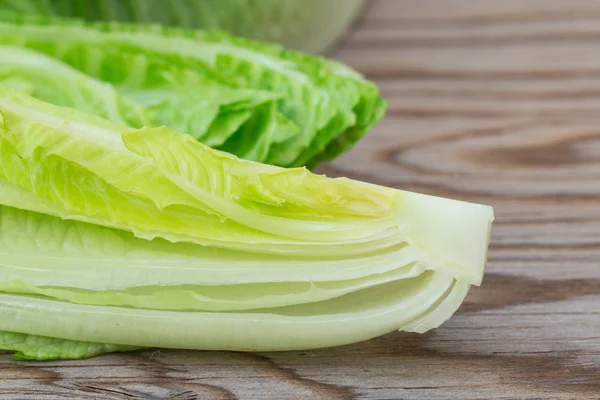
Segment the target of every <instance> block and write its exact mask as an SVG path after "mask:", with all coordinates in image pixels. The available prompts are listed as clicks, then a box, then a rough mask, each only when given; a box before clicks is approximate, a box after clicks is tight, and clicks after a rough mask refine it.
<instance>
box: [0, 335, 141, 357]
mask: <svg viewBox="0 0 600 400" xmlns="http://www.w3.org/2000/svg"><path fill="white" fill-rule="evenodd" d="M0 349H2V350H8V351H14V352H15V353H14V354H13V358H14V359H15V360H19V361H27V360H37V361H44V360H79V359H83V358H90V357H95V356H97V355H100V354H105V353H115V352H124V351H135V350H139V349H140V348H139V347H136V346H122V345H115V344H105V343H90V342H79V341H74V340H65V339H57V338H51V337H45V336H37V335H28V334H26V333H15V332H3V331H0Z"/></svg>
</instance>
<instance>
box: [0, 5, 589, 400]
mask: <svg viewBox="0 0 600 400" xmlns="http://www.w3.org/2000/svg"><path fill="white" fill-rule="evenodd" d="M335 56H336V57H337V58H339V59H340V60H342V61H345V62H347V63H349V64H350V65H352V66H354V67H356V68H358V69H359V70H361V71H362V72H364V73H365V74H367V75H368V76H369V77H372V78H374V79H376V81H377V83H378V84H379V85H380V87H381V88H382V91H383V93H384V95H385V96H386V97H387V98H389V99H390V110H389V113H388V116H387V117H386V118H385V120H384V121H383V122H382V123H381V124H380V125H379V126H378V127H377V128H376V129H375V130H374V131H373V132H372V133H371V134H370V135H369V136H368V137H367V138H365V139H364V140H363V141H362V142H361V143H360V144H359V145H358V146H357V147H356V148H355V149H354V150H353V151H352V152H350V153H348V154H346V155H344V156H343V157H341V158H340V159H339V160H337V161H335V162H333V163H331V164H329V165H326V166H323V167H322V168H321V172H325V173H327V174H329V175H334V176H341V175H345V176H351V177H353V178H358V179H363V180H367V181H371V182H376V183H382V184H386V185H390V186H394V187H399V188H403V189H408V190H415V191H420V192H426V193H430V194H436V195H444V196H451V197H455V198H459V199H464V200H472V201H477V202H482V203H486V204H490V205H493V206H494V207H495V209H496V214H497V222H496V224H495V228H494V231H493V240H492V245H491V251H490V255H489V265H488V269H487V275H486V277H485V280H484V283H483V285H482V286H481V287H480V288H474V289H473V290H472V291H471V292H470V294H469V296H468V298H467V300H466V302H465V304H464V305H463V306H462V307H461V309H460V310H459V312H458V314H457V315H455V316H454V317H453V318H452V319H451V320H450V321H449V322H448V323H446V324H445V325H444V326H443V327H441V328H440V329H438V330H436V331H434V332H430V333H428V334H426V335H414V334H405V333H393V334H390V335H387V336H384V337H382V338H379V339H376V340H371V341H368V342H365V343H359V344H355V345H352V346H345V347H342V348H335V349H326V350H319V351H310V352H285V353H268V354H237V353H226V352H184V351H156V352H153V351H144V352H139V353H132V354H121V355H107V356H103V357H98V358H95V359H92V360H84V361H77V362H47V363H17V362H14V361H12V360H11V359H10V358H9V356H8V355H0V368H1V369H2V374H0V399H69V398H72V399H306V398H308V399H453V400H454V399H600V1H598V0H569V1H564V0H504V1H497V0H477V1H473V0H375V1H372V2H371V4H369V6H368V8H367V9H366V10H365V13H364V15H363V16H362V18H361V19H360V21H359V22H358V24H357V25H356V27H355V29H354V30H353V31H352V32H351V33H350V35H349V36H348V38H347V40H346V42H345V43H344V44H343V45H342V46H341V47H340V48H339V49H338V51H337V52H336V54H335Z"/></svg>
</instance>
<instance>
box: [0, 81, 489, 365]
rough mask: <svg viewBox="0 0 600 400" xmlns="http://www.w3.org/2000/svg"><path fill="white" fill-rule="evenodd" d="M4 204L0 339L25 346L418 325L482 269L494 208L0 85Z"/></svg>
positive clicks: (78, 349)
mask: <svg viewBox="0 0 600 400" xmlns="http://www.w3.org/2000/svg"><path fill="white" fill-rule="evenodd" d="M121 115H129V114H121ZM0 204H1V206H0V254H1V259H2V262H1V263H0V331H3V332H5V333H3V334H0V348H3V349H9V350H15V351H17V352H18V353H17V354H18V357H20V358H30V359H31V358H32V359H52V358H83V357H89V356H93V355H96V354H99V353H102V352H110V351H127V350H130V349H132V348H138V347H155V346H156V347H167V348H184V349H228V350H261V351H266V350H290V349H309V348H318V347H326V346H334V345H342V344H346V343H352V342H356V341H360V340H366V339H369V338H372V337H375V336H378V335H381V334H384V333H387V332H390V331H393V330H397V329H400V330H406V331H414V332H425V331H427V330H429V329H431V328H434V327H437V326H438V325H440V324H441V323H442V322H444V321H445V320H446V319H448V318H449V317H450V316H451V315H452V314H453V312H454V311H455V310H456V309H457V308H458V307H459V305H460V304H461V302H462V300H463V299H464V297H465V295H466V293H467V291H468V288H469V286H470V285H478V284H479V283H480V282H481V279H482V276H483V270H484V264H485V261H486V254H487V247H488V241H489V235H490V226H491V222H492V219H493V213H492V210H491V208H489V207H486V206H482V205H477V204H470V203H464V202H460V201H454V200H448V199H442V198H437V197H431V196H426V195H422V194H416V193H411V192H405V191H400V190H396V189H392V188H387V187H382V186H377V185H371V184H367V183H363V182H358V181H354V180H350V179H345V178H336V179H331V178H327V177H325V176H320V175H315V174H312V173H311V172H309V171H308V170H307V169H305V168H292V169H284V168H280V167H277V166H273V165H267V164H260V163H256V162H252V161H247V160H242V159H239V158H237V157H235V156H233V155H231V154H228V153H224V152H221V151H218V150H214V149H212V148H210V147H208V146H206V145H203V144H201V143H199V142H198V141H197V140H195V138H194V137H192V136H191V135H187V134H182V133H179V132H177V131H175V130H172V129H170V128H166V127H162V128H141V129H134V128H130V127H128V126H127V124H121V123H115V122H112V121H109V120H106V119H102V118H100V117H98V116H95V115H91V114H87V113H84V112H81V111H77V110H73V109H70V108H62V107H58V106H55V105H52V104H49V103H46V102H43V101H40V100H38V99H35V98H33V97H30V96H29V95H28V94H26V93H25V92H24V91H21V90H16V89H11V88H8V87H6V86H4V87H3V86H0Z"/></svg>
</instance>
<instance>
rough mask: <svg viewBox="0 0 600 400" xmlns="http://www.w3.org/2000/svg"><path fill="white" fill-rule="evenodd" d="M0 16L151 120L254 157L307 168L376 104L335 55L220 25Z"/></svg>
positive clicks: (380, 108)
mask: <svg viewBox="0 0 600 400" xmlns="http://www.w3.org/2000/svg"><path fill="white" fill-rule="evenodd" d="M0 17H1V18H0V44H2V45H10V46H17V47H22V48H29V49H32V50H35V51H38V52H41V53H44V54H46V55H48V56H51V57H53V58H56V59H57V60H60V61H62V62H64V63H66V64H68V65H70V66H71V67H73V68H74V69H76V70H78V71H80V72H82V73H85V74H87V75H89V76H91V77H93V78H96V79H98V80H101V81H104V82H107V83H111V84H112V85H114V86H115V88H116V90H117V91H118V92H119V93H120V94H121V95H122V96H124V97H125V98H126V99H127V100H128V101H132V102H135V103H137V104H138V105H143V106H145V107H146V112H147V113H148V114H149V116H150V117H151V118H152V119H153V121H155V125H156V124H158V125H167V126H169V127H171V128H174V129H177V130H180V131H183V132H185V133H189V134H191V135H192V136H194V137H196V138H197V139H199V140H200V141H203V142H205V143H207V144H209V145H211V146H215V147H218V148H220V149H223V150H226V151H229V152H233V153H234V154H236V155H238V156H240V157H244V158H248V159H251V160H254V161H260V162H267V163H269V164H274V165H279V166H285V167H293V166H305V165H306V166H309V167H313V166H314V165H316V164H317V163H318V162H320V161H323V160H328V159H332V158H335V157H336V156H338V155H339V154H340V153H342V152H343V151H346V150H348V149H349V148H350V147H352V145H353V144H354V143H355V142H356V141H357V140H359V139H360V138H361V137H362V136H363V135H364V134H365V133H366V132H367V131H368V130H369V129H370V128H371V127H372V126H373V125H374V124H375V123H376V122H377V121H378V120H379V119H380V118H381V117H382V115H383V113H384V112H385V109H386V102H385V101H384V100H383V99H382V98H381V97H380V96H379V92H378V89H377V87H376V86H375V85H374V84H373V83H372V82H369V81H368V80H366V79H364V78H363V77H362V76H360V75H359V74H358V73H356V72H355V71H353V70H351V69H350V68H348V67H346V66H344V65H342V64H340V63H337V62H335V61H331V60H326V59H324V58H320V57H316V56H311V55H307V54H303V53H298V52H293V51H289V50H285V49H283V48H280V47H277V46H274V45H270V44H266V43H260V42H253V41H250V40H246V39H242V38H237V37H233V36H230V35H227V34H225V33H221V32H198V31H186V30H182V29H175V28H164V27H157V26H145V25H130V24H118V23H101V22H98V23H84V22H81V21H78V20H63V19H58V18H47V17H33V16H19V15H14V14H2V15H1V16H0ZM63 70H64V68H63ZM96 86H97V85H90V87H96ZM62 105H65V104H62ZM69 106H71V107H78V108H79V109H82V110H83V111H89V107H86V108H81V107H79V106H78V104H77V103H75V102H74V103H73V104H69ZM100 110H101V109H100ZM101 116H103V117H105V116H106V115H101ZM113 121H114V122H119V121H117V120H114V119H113ZM131 126H132V127H135V128H140V127H141V126H139V124H138V125H135V124H134V125H131Z"/></svg>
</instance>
